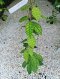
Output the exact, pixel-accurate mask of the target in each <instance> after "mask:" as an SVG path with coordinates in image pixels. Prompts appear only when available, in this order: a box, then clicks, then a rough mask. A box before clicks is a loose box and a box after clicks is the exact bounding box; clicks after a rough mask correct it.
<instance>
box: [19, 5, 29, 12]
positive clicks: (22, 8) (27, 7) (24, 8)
mask: <svg viewBox="0 0 60 79" xmlns="http://www.w3.org/2000/svg"><path fill="white" fill-rule="evenodd" d="M27 9H29V5H27V4H26V5H24V6H23V7H21V9H20V10H21V11H24V10H27Z"/></svg>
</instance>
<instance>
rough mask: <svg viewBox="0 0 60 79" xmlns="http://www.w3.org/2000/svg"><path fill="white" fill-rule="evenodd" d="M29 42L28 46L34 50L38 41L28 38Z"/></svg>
mask: <svg viewBox="0 0 60 79" xmlns="http://www.w3.org/2000/svg"><path fill="white" fill-rule="evenodd" d="M27 42H28V45H29V46H30V47H32V48H34V46H35V45H36V40H35V38H34V36H31V37H28V39H27Z"/></svg>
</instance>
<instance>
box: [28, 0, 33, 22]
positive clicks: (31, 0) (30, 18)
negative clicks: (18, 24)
mask: <svg viewBox="0 0 60 79" xmlns="http://www.w3.org/2000/svg"><path fill="white" fill-rule="evenodd" d="M32 2H33V0H29V6H30V7H29V21H31V20H32Z"/></svg>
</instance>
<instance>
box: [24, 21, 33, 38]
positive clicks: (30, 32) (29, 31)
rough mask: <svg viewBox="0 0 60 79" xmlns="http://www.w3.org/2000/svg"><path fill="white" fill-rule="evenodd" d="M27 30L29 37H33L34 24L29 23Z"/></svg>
mask: <svg viewBox="0 0 60 79" xmlns="http://www.w3.org/2000/svg"><path fill="white" fill-rule="evenodd" d="M25 30H26V34H27V35H28V36H29V37H31V36H32V33H33V26H32V22H28V23H27V24H26V27H25Z"/></svg>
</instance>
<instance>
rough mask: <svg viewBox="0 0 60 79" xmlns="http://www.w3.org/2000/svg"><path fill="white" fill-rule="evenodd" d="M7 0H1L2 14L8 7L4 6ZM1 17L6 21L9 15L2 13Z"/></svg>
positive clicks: (0, 11)
mask: <svg viewBox="0 0 60 79" xmlns="http://www.w3.org/2000/svg"><path fill="white" fill-rule="evenodd" d="M4 5H5V2H4V1H3V0H0V14H2V13H3V12H4V11H5V10H7V8H5V7H4ZM0 18H1V19H2V20H3V21H5V20H6V19H7V15H4V14H2V15H1V16H0Z"/></svg>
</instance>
